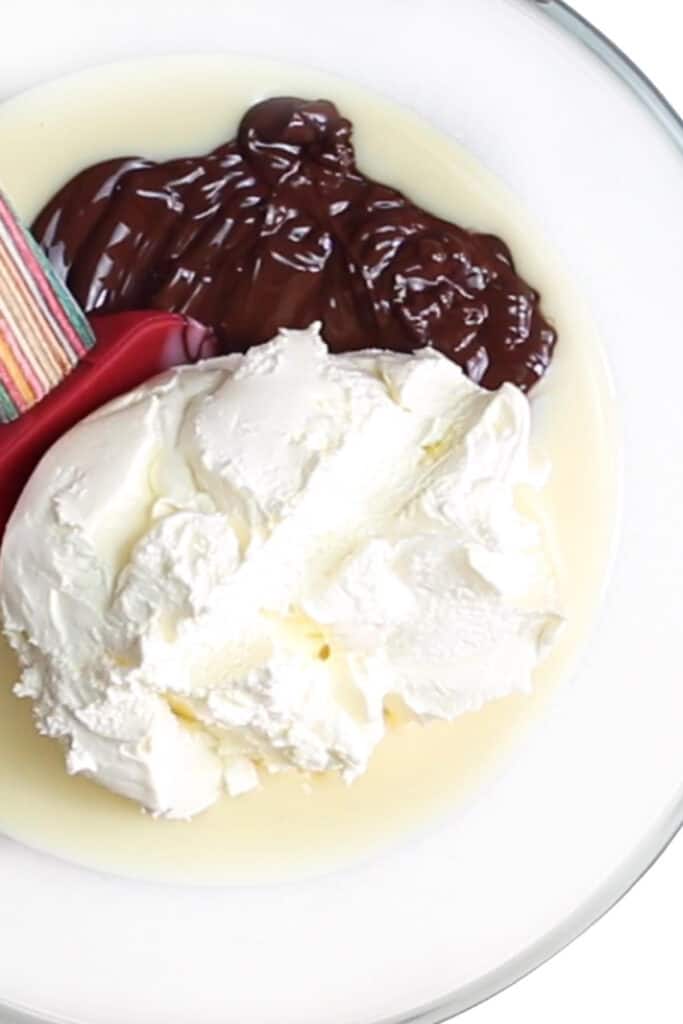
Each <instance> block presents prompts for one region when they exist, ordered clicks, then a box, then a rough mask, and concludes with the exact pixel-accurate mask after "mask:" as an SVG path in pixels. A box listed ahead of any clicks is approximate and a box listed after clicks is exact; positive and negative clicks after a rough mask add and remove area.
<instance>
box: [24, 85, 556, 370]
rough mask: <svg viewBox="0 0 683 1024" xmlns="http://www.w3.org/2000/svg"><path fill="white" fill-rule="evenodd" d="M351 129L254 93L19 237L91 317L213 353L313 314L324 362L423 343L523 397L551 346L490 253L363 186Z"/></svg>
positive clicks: (488, 241) (93, 186)
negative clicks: (124, 322) (170, 333)
mask: <svg viewBox="0 0 683 1024" xmlns="http://www.w3.org/2000/svg"><path fill="white" fill-rule="evenodd" d="M387 130H390V126H387ZM351 134H352V129H351V124H350V123H349V121H348V120H346V119H345V118H344V117H342V116H341V115H340V114H339V112H338V111H337V109H336V108H335V107H334V105H333V104H332V103H329V102H326V101H323V100H318V101H314V102H309V101H306V100H301V99H291V98H278V99H270V100H266V101H264V102H263V103H259V104H257V105H256V106H254V107H252V108H251V109H250V110H249V111H247V113H246V114H245V116H244V118H243V120H242V123H241V125H240V128H239V132H238V136H237V138H236V139H235V140H234V141H231V142H228V143H226V144H225V145H222V146H220V147H219V148H218V149H216V150H214V151H213V152H212V153H209V154H208V155H206V156H200V157H188V158H183V159H176V160H171V161H168V162H165V163H154V162H152V161H150V160H145V159H141V158H136V157H133V158H130V157H126V158H120V159H114V160H109V161H106V162H105V163H101V164H98V165H96V166H94V167H91V168H89V169H87V170H85V171H83V172H82V173H80V174H79V175H77V176H76V177H75V178H73V179H72V180H71V181H70V182H68V183H67V184H66V185H65V186H64V188H62V189H61V191H60V192H59V193H57V195H56V196H55V197H54V198H53V199H52V200H51V201H50V202H49V203H48V205H47V206H46V208H45V209H44V210H43V212H42V213H41V214H40V216H39V217H38V218H37V220H36V222H35V224H34V226H33V230H34V233H35V235H36V237H37V238H38V240H39V241H40V243H41V244H42V245H43V247H44V248H45V250H46V252H47V254H48V256H49V258H50V260H51V261H52V263H53V265H54V266H55V268H56V269H57V271H58V272H59V273H60V274H61V276H62V277H63V278H64V279H65V280H66V282H67V284H68V285H69V287H70V288H71V290H72V291H73V293H74V294H75V296H76V298H77V299H78V300H79V302H80V303H81V304H82V305H83V306H84V308H85V310H86V311H87V312H89V313H92V312H102V313H112V312H120V311H123V310H136V309H160V310H168V311H171V312H177V313H183V314H185V315H188V316H191V317H194V318H195V319H197V320H200V321H202V322H203V323H206V324H208V325H210V326H212V327H213V328H214V330H215V332H216V334H217V335H218V338H219V339H220V343H221V346H222V349H223V350H224V351H226V352H230V351H239V350H244V349H246V348H248V347H249V346H250V345H253V344H256V343H258V342H261V341H265V340H267V339H268V338H270V337H272V335H273V334H275V332H276V331H277V329H278V328H279V327H281V326H286V327H306V326H308V324H310V323H311V322H312V321H314V320H321V321H322V322H323V326H324V335H325V338H326V340H327V342H328V344H329V345H330V348H331V349H332V350H333V351H337V352H341V351H349V350H354V349H359V348H367V347H374V348H388V349H393V350H397V351H403V352H410V351H412V350H413V349H415V348H417V347H420V346H422V345H433V346H435V347H436V348H438V349H440V350H441V351H442V352H444V353H445V354H446V355H448V356H449V357H450V358H452V359H454V360H455V361H456V362H457V363H459V364H460V365H461V366H463V367H464V368H465V370H466V372H467V373H468V375H469V376H470V377H471V378H472V379H473V380H475V381H477V382H479V383H481V384H483V385H484V386H485V387H489V388H495V387H497V386H499V385H500V384H501V383H502V382H503V381H512V382H514V383H515V384H517V385H518V386H519V387H521V388H523V389H524V390H529V389H530V388H531V387H533V385H534V384H535V383H536V382H537V381H538V380H539V379H540V377H541V376H542V375H543V373H544V372H545V370H546V369H547V367H548V365H549V363H550V360H551V357H552V352H553V347H554V345H555V341H556V335H555V332H554V330H553V329H552V327H551V326H550V325H549V324H548V322H547V321H546V320H545V319H544V317H543V315H542V313H541V312H540V309H539V297H538V294H537V293H536V292H535V291H534V290H533V289H532V288H531V287H530V286H529V285H528V284H526V283H525V282H524V281H523V280H521V278H520V277H519V276H518V275H517V274H516V272H515V269H514V265H513V261H512V257H511V255H510V252H509V250H508V248H507V246H506V245H505V243H504V242H502V241H501V240H500V239H498V238H495V237H493V236H491V235H486V234H477V233H474V232H471V231H468V230H465V229H464V228H461V227H458V226H456V225H454V224H450V223H448V222H446V221H444V220H441V219H440V218H438V217H435V216H432V215H431V214H430V213H428V212H426V211H424V210H422V209H420V208H418V207H417V206H415V205H414V204H413V203H412V202H411V201H410V200H409V199H408V198H406V196H404V195H403V194H402V193H400V192H398V191H396V190H395V189H393V188H390V187H388V186H386V185H382V184H380V183H378V182H375V181H372V180H370V179H369V178H367V177H365V176H364V175H363V174H362V173H361V171H359V170H358V168H357V167H356V163H355V155H354V150H353V145H352V140H351Z"/></svg>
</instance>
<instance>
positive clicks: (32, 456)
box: [0, 312, 217, 539]
mask: <svg viewBox="0 0 683 1024" xmlns="http://www.w3.org/2000/svg"><path fill="white" fill-rule="evenodd" d="M91 325H92V328H93V329H94V332H95V339H96V343H95V345H94V346H93V347H92V348H90V349H89V350H88V351H87V352H86V354H85V355H83V356H82V357H81V359H80V361H79V363H78V365H77V366H76V367H75V368H74V369H73V370H71V372H70V373H69V375H68V376H67V377H66V378H65V379H64V380H63V381H62V383H61V384H59V385H58V386H57V387H56V388H55V389H54V390H53V391H51V392H50V393H49V394H48V395H47V396H46V397H45V398H43V399H42V401H40V402H39V403H38V404H37V405H34V406H33V408H31V409H29V410H28V412H25V413H23V415H21V416H20V417H19V418H18V419H15V420H14V421H13V422H12V423H3V424H0V539H1V538H2V534H3V532H4V529H5V526H6V524H7V520H8V519H9V516H10V514H11V512H12V509H13V508H14V505H15V503H16V501H17V498H18V497H19V495H20V493H21V491H22V489H23V487H24V484H25V483H26V481H27V480H28V478H29V476H30V475H31V473H32V471H33V470H34V468H35V467H36V465H37V464H38V462H39V460H40V458H41V456H42V455H43V454H44V453H45V452H46V451H47V449H48V448H49V447H50V445H51V444H53V443H54V442H55V441H56V440H57V438H58V437H60V436H61V435H62V434H63V433H64V432H65V431H66V430H68V429H69V428H70V427H72V426H73V425H74V424H75V423H77V422H78V421H79V420H81V419H83V417H84V416H87V415H88V413H91V412H93V411H94V410H95V409H97V408H98V407H99V406H100V405H102V404H103V403H104V402H108V401H109V400H110V399H111V398H115V397H116V396H117V395H120V394H123V393H124V392H125V391H129V390H130V389H131V388H133V387H136V385H138V384H141V383H142V382H143V381H145V380H147V379H148V378H149V377H152V376H154V374H157V373H160V372H161V371H162V370H166V369H168V368H169V367H171V366H178V365H180V364H183V363H192V362H196V361H197V360H198V359H204V358H208V357H209V356H212V355H216V354H217V347H216V343H215V339H214V336H213V335H212V333H211V332H210V331H209V330H207V329H206V328H204V327H202V326H201V325H200V324H198V323H196V321H192V320H188V319H186V318H185V317H182V316H178V315H176V314H174V313H162V312H149V313H117V314H114V315H111V316H99V317H93V318H92V320H91Z"/></svg>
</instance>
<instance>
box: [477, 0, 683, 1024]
mask: <svg viewBox="0 0 683 1024" xmlns="http://www.w3.org/2000/svg"><path fill="white" fill-rule="evenodd" d="M570 2H572V6H573V7H574V8H575V9H576V10H578V11H580V12H581V14H583V15H584V16H585V17H586V18H587V19H588V20H589V21H592V22H593V24H594V25H596V26H597V27H598V28H600V29H601V30H602V31H603V32H604V33H605V34H606V35H607V36H609V37H610V38H611V39H612V40H613V41H614V42H615V43H617V45H618V46H619V47H620V48H621V49H622V50H624V51H625V53H627V54H628V56H629V57H630V58H631V59H632V60H634V61H635V62H636V64H638V65H639V66H640V67H641V68H642V70H643V71H644V72H645V73H646V74H647V75H648V76H649V77H650V78H651V79H652V81H653V82H654V83H655V85H657V87H658V88H659V89H660V90H661V92H663V93H664V95H665V96H666V97H667V99H668V100H669V101H670V102H671V103H672V104H673V106H674V107H676V108H677V109H678V110H679V111H681V112H683V61H682V60H681V40H682V39H683V35H682V31H681V30H682V29H683V5H682V4H681V3H680V0H647V3H643V2H636V0H570ZM681 187H682V188H683V179H682V181H681ZM682 911H683V833H682V834H681V835H679V836H678V837H677V839H675V840H674V842H673V843H672V844H671V846H670V847H669V848H668V850H666V852H665V853H664V854H663V856H662V857H661V858H660V860H659V861H658V862H657V863H656V864H655V866H654V867H653V868H652V869H651V870H650V871H649V872H648V874H647V875H645V877H644V878H643V879H641V881H640V882H639V883H638V885H637V886H636V887H635V888H634V889H633V890H632V891H631V892H630V893H629V894H628V895H627V896H626V897H625V898H624V899H623V900H622V902H621V903H620V904H619V905H618V906H616V907H615V908H614V909H613V910H612V911H610V913H609V914H607V916H606V917H604V918H603V919H602V920H601V921H599V922H598V923H597V924H596V925H594V926H593V928H592V929H590V931H588V932H587V933H586V934H585V935H583V936H582V937H581V938H580V939H578V940H577V941H576V942H575V943H574V944H573V945H572V946H570V947H569V948H568V949H566V950H564V952H563V953H561V954H560V955H559V956H557V957H556V958H555V959H554V960H552V961H551V962H550V963H548V964H546V965H545V966H544V967H542V968H541V969H540V970H538V971H536V972H535V973H534V974H533V975H531V976H530V977H528V978H526V979H525V980H524V981H521V982H519V983H518V984H517V985H515V986H513V987H512V988H511V989H508V991H507V992H504V993H502V994H501V995H499V996H497V997H496V998H495V999H493V1000H491V1001H490V1002H488V1003H486V1004H484V1005H483V1006H480V1007H477V1008H476V1009H474V1010H471V1011H470V1013H469V1014H467V1015H466V1017H465V1019H466V1020H467V1022H468V1024H470V1022H471V1024H517V1022H522V1021H523V1022H524V1024H598V1022H599V1024H612V1022H617V1021H618V1022H619V1024H631V1022H633V1024H636V1022H638V1024H674V1022H675V1024H680V1022H681V1021H682V1020H683V986H682V985H681V980H680V971H681V966H680V961H681V956H680V953H681V950H682V949H683V913H682Z"/></svg>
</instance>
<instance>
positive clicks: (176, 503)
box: [0, 325, 561, 818]
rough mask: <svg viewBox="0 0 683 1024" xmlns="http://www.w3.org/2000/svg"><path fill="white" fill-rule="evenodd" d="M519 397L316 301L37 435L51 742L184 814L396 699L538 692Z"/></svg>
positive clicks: (419, 713)
mask: <svg viewBox="0 0 683 1024" xmlns="http://www.w3.org/2000/svg"><path fill="white" fill-rule="evenodd" d="M529 431H530V409H529V404H528V401H527V399H526V398H525V396H524V395H523V394H522V393H521V392H520V391H518V390H517V389H516V388H515V387H514V386H512V385H509V384H506V385H504V386H503V387H502V388H501V389H500V390H499V391H497V392H489V391H484V390H483V389H481V388H479V387H478V386H476V385H475V384H473V383H472V382H471V381H469V380H468V379H467V378H466V377H465V376H464V374H463V373H462V372H461V370H460V369H459V368H458V367H457V366H456V365H455V364H453V363H452V362H450V361H449V360H448V359H446V358H445V357H443V356H442V355H440V354H439V353H437V352H435V351H433V350H430V349H422V350H420V351H419V352H417V353H416V354H415V355H402V354H397V353H391V352H384V351H376V350H368V351H364V352H356V353H351V354H346V355H331V354H330V353H329V352H328V351H327V348H326V346H325V344H324V341H323V340H322V338H321V337H320V330H319V326H318V325H313V326H312V327H311V328H309V329H308V330H306V331H286V330H283V331H281V332H280V334H279V335H278V336H277V337H276V338H275V339H273V340H272V341H271V342H268V343H267V344H264V345H260V346H257V347H254V348H252V349H251V350H250V351H249V352H247V353H246V355H230V356H226V357H222V358H219V359H213V360H209V361H207V362H205V363H203V364H199V365H196V366H188V367H182V368H179V369H175V370H172V371H170V372H169V373H166V374H164V375H163V376H161V377H158V378H156V379H154V380H152V381H150V382H148V383H147V384H145V385H144V386H142V387H140V388H138V389H137V390H135V391H133V392H131V393H130V394H128V395H127V396H125V397H123V398H121V399H119V400H117V401H115V402H113V403H110V404H109V405H107V406H105V407H103V408H102V409H101V410H99V411H98V412H97V413H95V414H94V415H93V416H90V417H89V418H88V419H86V420H84V421H83V422H82V423H80V424H79V425H78V426H77V427H75V428H74V429H73V430H71V431H70V432H69V433H68V434H66V435H65V436H64V437H63V438H62V439H61V440H60V441H59V442H58V443H57V444H56V445H55V446H54V447H53V448H52V449H51V450H50V451H49V452H48V454H47V455H46V456H45V457H44V459H43V460H42V462H41V463H40V465H39V467H38V469H37V470H36V472H35V473H34V475H33V477H32V479H31V480H30V482H29V484H28V486H27V488H26V490H25V492H24V494H23V495H22V498H21V499H20V501H19V504H18V505H17V508H16V509H15V512H14V515H13V517H12V519H11V521H10V523H9V525H8V528H7V531H6V534H5V538H4V542H3V546H2V551H1V554H0V610H1V612H2V618H3V626H4V631H5V633H6V635H7V637H8V638H9V640H10V642H11V644H12V645H13V646H14V648H15V649H16V651H17V652H18V655H19V659H20V663H21V666H22V675H21V679H20V681H19V682H18V683H17V685H16V692H17V694H18V695H19V696H22V697H27V698H30V699H31V700H32V701H33V702H34V710H35V719H36V723H37V726H38V728H39V729H40V731H41V732H43V733H45V734H47V735H49V736H54V737H59V738H60V739H62V740H63V741H64V743H65V746H66V765H67V770H68V771H69V772H71V773H77V772H82V773H84V774H86V775H88V776H90V777H92V778H93V779H95V780H96V781H97V782H99V783H101V784H103V785H105V786H107V787H108V788H110V789H112V790H114V791H115V792H117V793H120V794H122V795H124V796H126V797H130V798H132V799H134V800H137V801H139V802H140V804H142V805H143V806H144V807H145V808H147V809H148V810H150V811H151V812H153V813H155V814H160V815H165V816H168V817H175V818H181V817H191V816H192V815H194V814H197V813H198V812H200V811H202V810H204V809H205V808H207V807H208V806H210V805H211V804H212V803H213V802H214V801H215V800H216V799H217V798H218V797H219V795H220V794H221V792H222V791H223V790H224V789H227V790H228V791H229V792H230V793H231V794H233V795H236V794H239V793H243V792H245V791H248V790H250V789H253V788H254V787H255V786H257V785H258V784H259V780H260V777H261V775H262V773H263V772H276V771H281V770H285V769H292V768H296V769H299V770H302V771H304V772H330V771H334V772H339V773H341V774H342V775H343V777H344V778H345V779H347V780H349V781H351V780H353V779H354V778H355V777H356V776H358V775H359V774H360V773H362V772H363V771H365V769H366V768H367V766H368V761H369V759H370V756H371V754H372V751H373V749H374V748H375V746H376V745H377V744H378V743H379V742H380V740H381V739H382V736H383V735H384V733H385V730H386V728H387V727H388V725H387V718H388V714H389V712H388V708H391V709H393V711H398V712H400V714H401V715H402V716H403V717H406V716H407V717H409V718H413V719H416V720H420V721H428V720H429V719H433V718H445V719H450V718H453V717H455V716H456V715H459V714H462V713H463V712H465V711H470V710H475V709H477V708H479V707H481V706H482V704H484V703H485V702H486V701H490V700H492V699H494V698H497V697H502V696H504V695H506V694H510V693H513V692H527V691H528V690H529V689H530V687H531V679H532V672H533V669H534V666H535V664H536V663H537V661H538V659H539V658H540V657H541V656H542V654H543V653H544V651H545V650H546V648H547V646H548V644H549V643H550V642H551V641H552V639H553V636H554V634H555V632H556V630H557V628H558V626H559V624H560V622H561V619H560V617H559V615H558V614H557V613H556V611H555V605H556V596H555V584H554V578H553V569H552V560H551V558H550V556H549V554H548V551H547V545H546V544H545V541H544V537H543V531H542V530H541V529H540V527H539V525H538V522H537V521H536V519H535V518H534V516H532V515H531V513H530V512H529V511H528V510H527V511H523V509H524V508H526V507H527V506H528V505H529V503H528V502H524V500H523V496H524V492H525V490H526V491H527V493H531V492H530V491H529V489H530V488H531V489H538V488H539V487H540V486H541V480H540V478H539V475H538V473H537V472H535V471H534V470H533V469H532V466H531V460H530V456H529Z"/></svg>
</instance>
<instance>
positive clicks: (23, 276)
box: [0, 192, 95, 443]
mask: <svg viewBox="0 0 683 1024" xmlns="http://www.w3.org/2000/svg"><path fill="white" fill-rule="evenodd" d="M94 344H95V336H94V334H93V332H92V330H91V328H90V325H89V323H88V321H87V319H86V317H85V314H84V313H83V311H82V310H81V309H80V307H79V306H78V304H77V302H76V300H75V299H74V298H73V296H72V295H71V293H70V292H69V291H68V290H67V288H66V287H65V285H64V284H62V282H61V281H59V279H58V278H57V276H56V274H55V273H54V271H53V269H52V267H51V266H50V263H49V262H48V260H47V259H46V257H45V256H44V254H43V252H42V250H41V249H40V247H39V246H38V245H37V243H36V242H35V241H34V239H33V238H32V236H31V235H30V233H29V232H28V230H27V229H26V228H25V227H24V225H23V224H22V223H21V221H20V220H19V217H18V216H17V214H16V213H15V212H14V210H13V209H12V206H11V205H10V203H9V202H8V200H7V198H6V196H4V195H3V193H2V192H0V423H9V422H11V421H12V420H15V419H18V417H19V416H21V415H22V413H25V412H27V411H28V410H29V409H31V408H32V407H33V406H34V405H36V403H38V402H40V400H41V399H43V398H45V396H46V395H47V394H49V392H50V391H52V390H53V388H56V387H57V385H58V384H60V383H61V382H62V381H63V380H64V378H65V377H66V376H67V375H68V374H69V373H70V372H71V370H72V369H73V368H74V367H75V366H76V365H77V363H78V362H79V360H80V359H81V358H82V357H83V356H84V355H85V354H86V352H87V351H88V350H89V349H90V348H92V346H93V345H94ZM1 442H2V437H1V434H0V443H1Z"/></svg>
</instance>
